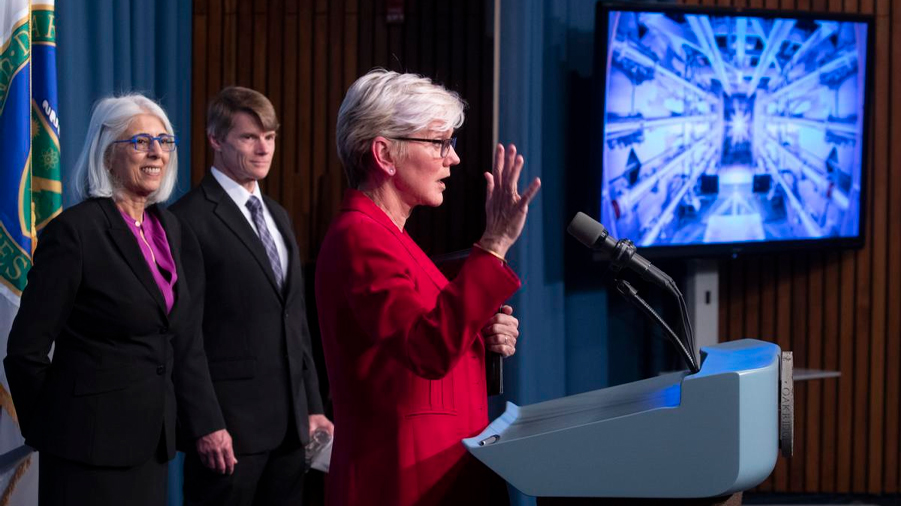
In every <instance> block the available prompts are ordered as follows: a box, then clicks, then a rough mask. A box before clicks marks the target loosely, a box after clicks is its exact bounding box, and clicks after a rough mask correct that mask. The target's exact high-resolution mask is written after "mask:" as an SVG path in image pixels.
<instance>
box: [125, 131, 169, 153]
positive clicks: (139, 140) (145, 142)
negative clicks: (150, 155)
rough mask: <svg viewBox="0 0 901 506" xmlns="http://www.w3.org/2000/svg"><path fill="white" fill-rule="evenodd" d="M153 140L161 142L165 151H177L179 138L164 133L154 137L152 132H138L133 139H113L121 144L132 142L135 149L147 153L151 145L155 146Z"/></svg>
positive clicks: (161, 147) (161, 146)
mask: <svg viewBox="0 0 901 506" xmlns="http://www.w3.org/2000/svg"><path fill="white" fill-rule="evenodd" d="M153 141H156V142H158V143H160V149H162V150H163V151H169V152H171V151H175V147H176V146H178V139H177V138H176V137H175V136H174V135H168V134H163V135H160V136H157V137H154V136H152V135H150V134H136V135H135V136H134V137H132V138H131V139H123V140H121V141H113V144H121V143H124V142H130V143H131V144H132V145H134V147H135V151H138V152H140V153H147V152H149V151H150V149H151V146H153Z"/></svg>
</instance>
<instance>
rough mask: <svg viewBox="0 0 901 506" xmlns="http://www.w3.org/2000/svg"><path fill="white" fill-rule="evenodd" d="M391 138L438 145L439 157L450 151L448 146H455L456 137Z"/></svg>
mask: <svg viewBox="0 0 901 506" xmlns="http://www.w3.org/2000/svg"><path fill="white" fill-rule="evenodd" d="M392 139H394V140H396V141H413V142H430V143H432V144H436V145H439V146H441V152H440V154H441V158H444V157H445V156H447V154H448V153H450V148H454V149H456V148H457V138H456V137H451V138H450V139H418V138H416V137H392Z"/></svg>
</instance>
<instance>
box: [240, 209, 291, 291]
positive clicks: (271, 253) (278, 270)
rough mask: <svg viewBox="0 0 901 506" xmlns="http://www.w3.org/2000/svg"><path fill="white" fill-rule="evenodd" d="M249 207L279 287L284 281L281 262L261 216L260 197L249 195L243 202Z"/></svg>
mask: <svg viewBox="0 0 901 506" xmlns="http://www.w3.org/2000/svg"><path fill="white" fill-rule="evenodd" d="M244 205H246V206H247V208H248V209H250V215H251V217H253V224H254V225H256V227H257V234H259V236H260V240H261V241H262V242H263V249H265V250H266V256H267V257H269V264H271V265H272V272H273V273H275V281H276V283H277V284H278V287H279V289H281V288H282V285H283V284H284V282H285V275H284V274H283V273H282V262H281V261H280V260H279V259H278V250H277V249H276V248H275V241H274V240H273V239H272V235H270V234H269V227H267V226H266V220H265V218H263V204H262V203H260V199H258V198H257V197H256V196H253V195H251V197H250V198H249V199H248V200H247V203H246V204H244Z"/></svg>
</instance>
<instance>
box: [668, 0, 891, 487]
mask: <svg viewBox="0 0 901 506" xmlns="http://www.w3.org/2000/svg"><path fill="white" fill-rule="evenodd" d="M681 1H682V3H684V4H691V5H703V6H707V7H717V6H731V7H748V8H767V9H776V10H779V9H781V10H801V11H812V12H834V13H853V14H870V15H873V16H874V20H875V25H874V39H873V40H874V47H875V51H874V53H873V57H872V58H873V64H874V69H875V71H874V73H873V79H874V87H873V91H874V94H873V96H874V103H873V106H872V109H871V115H870V118H869V121H870V124H869V126H870V127H871V131H872V132H873V135H872V136H871V137H870V139H869V140H868V145H867V146H866V147H865V149H866V152H867V155H868V160H867V166H866V174H867V175H866V177H867V188H866V192H867V194H866V195H865V196H864V197H865V198H866V205H867V209H866V241H865V244H864V246H863V248H862V249H860V250H855V251H803V252H795V253H782V254H778V255H763V256H759V257H752V258H739V259H732V260H728V261H723V262H721V264H720V283H721V287H720V319H721V320H725V321H721V322H720V326H719V328H720V331H721V333H722V338H723V339H740V338H743V337H754V338H760V339H766V340H770V341H774V342H776V343H777V344H779V346H781V347H782V348H783V349H785V350H791V351H793V352H794V354H795V366H796V367H803V368H811V369H825V370H838V371H840V372H841V377H840V378H838V379H826V380H816V381H810V382H803V383H798V384H796V390H795V408H796V413H795V424H796V425H795V429H796V434H795V456H794V457H793V458H792V459H790V460H788V461H787V460H786V459H782V458H780V459H779V462H778V463H777V465H776V469H775V471H774V472H773V474H772V475H771V476H770V477H769V478H768V479H767V480H766V481H765V482H764V483H762V484H761V485H760V486H759V487H758V490H759V491H773V492H807V493H814V492H815V493H829V492H834V493H860V494H896V493H898V492H899V489H901V464H899V462H901V441H899V439H901V437H899V418H901V412H899V409H901V406H899V395H901V385H899V383H901V375H899V369H901V343H899V341H901V73H899V72H898V69H901V3H898V2H893V1H891V0H681Z"/></svg>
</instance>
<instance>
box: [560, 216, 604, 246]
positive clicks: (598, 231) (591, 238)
mask: <svg viewBox="0 0 901 506" xmlns="http://www.w3.org/2000/svg"><path fill="white" fill-rule="evenodd" d="M566 231H567V232H569V235H571V236H573V237H575V238H576V239H578V241H579V242H580V243H582V244H584V245H585V246H588V247H589V248H591V249H595V247H596V246H595V245H596V244H597V242H598V239H600V238H601V236H606V235H607V229H606V228H604V225H601V224H600V223H598V222H597V221H595V220H594V219H592V218H591V217H590V216H588V215H587V214H585V213H582V212H578V213H576V215H575V217H573V219H572V221H571V222H569V226H568V227H566Z"/></svg>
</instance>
